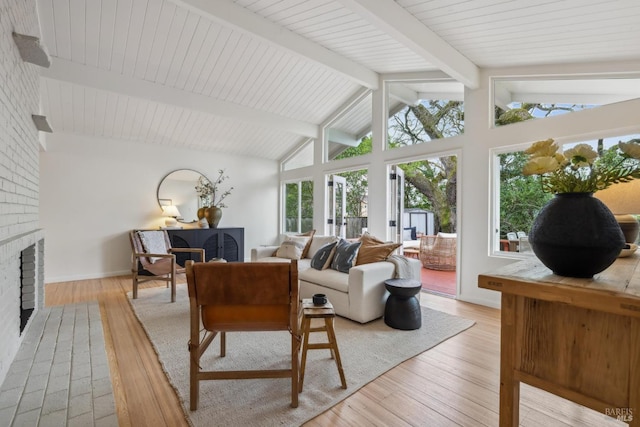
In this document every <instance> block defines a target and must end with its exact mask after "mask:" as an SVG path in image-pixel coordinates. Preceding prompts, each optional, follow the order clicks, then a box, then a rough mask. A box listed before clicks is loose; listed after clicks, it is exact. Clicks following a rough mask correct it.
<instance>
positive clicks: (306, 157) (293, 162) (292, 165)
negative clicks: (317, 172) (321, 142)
mask: <svg viewBox="0 0 640 427" xmlns="http://www.w3.org/2000/svg"><path fill="white" fill-rule="evenodd" d="M313 142H314V140H313V139H310V140H307V141H306V142H305V143H304V144H303V145H302V146H301V147H300V148H299V149H298V150H296V151H295V152H294V153H293V154H292V155H291V156H289V158H287V159H286V160H285V161H284V162H282V170H285V171H288V170H292V169H298V168H303V167H305V166H311V165H313Z"/></svg>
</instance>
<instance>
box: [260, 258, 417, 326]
mask: <svg viewBox="0 0 640 427" xmlns="http://www.w3.org/2000/svg"><path fill="white" fill-rule="evenodd" d="M277 249H278V246H261V247H258V248H253V249H251V261H252V262H290V260H289V259H286V258H278V257H275V256H273V254H274V252H275V251H276V250H277ZM311 255H312V254H311ZM406 261H407V262H408V264H409V269H410V271H411V276H412V277H409V278H412V279H416V280H420V262H419V261H418V260H416V259H406ZM395 271H396V266H395V264H394V263H392V262H388V261H381V262H374V263H370V264H362V265H355V266H354V267H351V268H350V269H349V273H348V274H346V273H341V272H339V271H336V270H333V269H330V268H329V269H325V270H316V269H314V268H311V259H310V258H308V257H307V258H303V259H300V260H299V261H298V278H299V280H300V298H311V297H312V296H313V295H314V294H325V295H326V296H327V298H328V299H329V301H331V303H332V304H333V307H334V309H335V311H336V314H337V315H339V316H342V317H346V318H348V319H351V320H355V321H356V322H360V323H366V322H370V321H372V320H375V319H378V318H380V317H382V316H383V315H384V304H385V302H386V299H387V296H388V292H387V290H386V289H385V287H384V281H385V280H387V279H391V278H393V277H394V275H395Z"/></svg>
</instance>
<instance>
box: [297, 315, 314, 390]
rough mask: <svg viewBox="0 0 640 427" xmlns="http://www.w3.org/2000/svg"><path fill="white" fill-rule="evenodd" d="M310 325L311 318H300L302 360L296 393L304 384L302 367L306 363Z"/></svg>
mask: <svg viewBox="0 0 640 427" xmlns="http://www.w3.org/2000/svg"><path fill="white" fill-rule="evenodd" d="M310 326H311V319H310V318H308V317H303V318H302V335H303V336H304V339H303V340H302V361H301V362H300V379H299V381H298V393H302V385H303V384H304V368H305V366H306V365H307V349H308V347H309V332H310V331H309V330H310V329H311V328H310Z"/></svg>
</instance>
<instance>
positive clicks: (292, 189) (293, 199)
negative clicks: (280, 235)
mask: <svg viewBox="0 0 640 427" xmlns="http://www.w3.org/2000/svg"><path fill="white" fill-rule="evenodd" d="M298 186H300V192H298ZM298 199H300V204H298ZM298 208H300V214H301V219H302V224H301V227H300V229H298ZM285 218H286V224H285V231H287V232H305V231H309V230H311V228H312V227H313V181H301V182H292V183H288V184H286V185H285Z"/></svg>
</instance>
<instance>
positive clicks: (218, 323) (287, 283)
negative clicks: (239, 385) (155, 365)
mask: <svg viewBox="0 0 640 427" xmlns="http://www.w3.org/2000/svg"><path fill="white" fill-rule="evenodd" d="M186 268H187V283H188V286H189V302H190V311H191V339H190V341H189V352H190V353H191V354H190V356H191V357H190V382H191V389H190V401H191V406H190V407H191V410H192V411H195V410H196V409H198V398H199V391H200V381H203V380H228V379H250V378H289V377H290V378H291V406H292V407H294V408H296V407H297V406H298V381H299V379H298V371H299V368H298V356H299V354H300V335H299V327H298V321H299V320H298V310H299V304H300V303H299V299H298V298H299V297H298V264H297V261H295V260H294V261H292V262H291V264H288V263H258V262H256V263H250V262H249V263H215V262H214V263H194V262H193V261H187V265H186ZM202 328H204V334H203V335H202V336H201V333H200V331H201V329H202ZM235 331H289V333H290V334H291V366H290V368H288V369H271V370H244V371H229V370H225V371H223V370H218V371H215V370H212V371H204V370H202V368H201V366H200V357H201V356H202V355H203V354H204V352H205V351H206V350H207V348H208V347H209V345H210V344H211V342H212V341H213V339H214V338H215V337H216V335H218V333H219V334H220V356H222V357H224V356H225V354H226V342H225V340H226V333H227V332H235ZM256 351H260V349H256Z"/></svg>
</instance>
